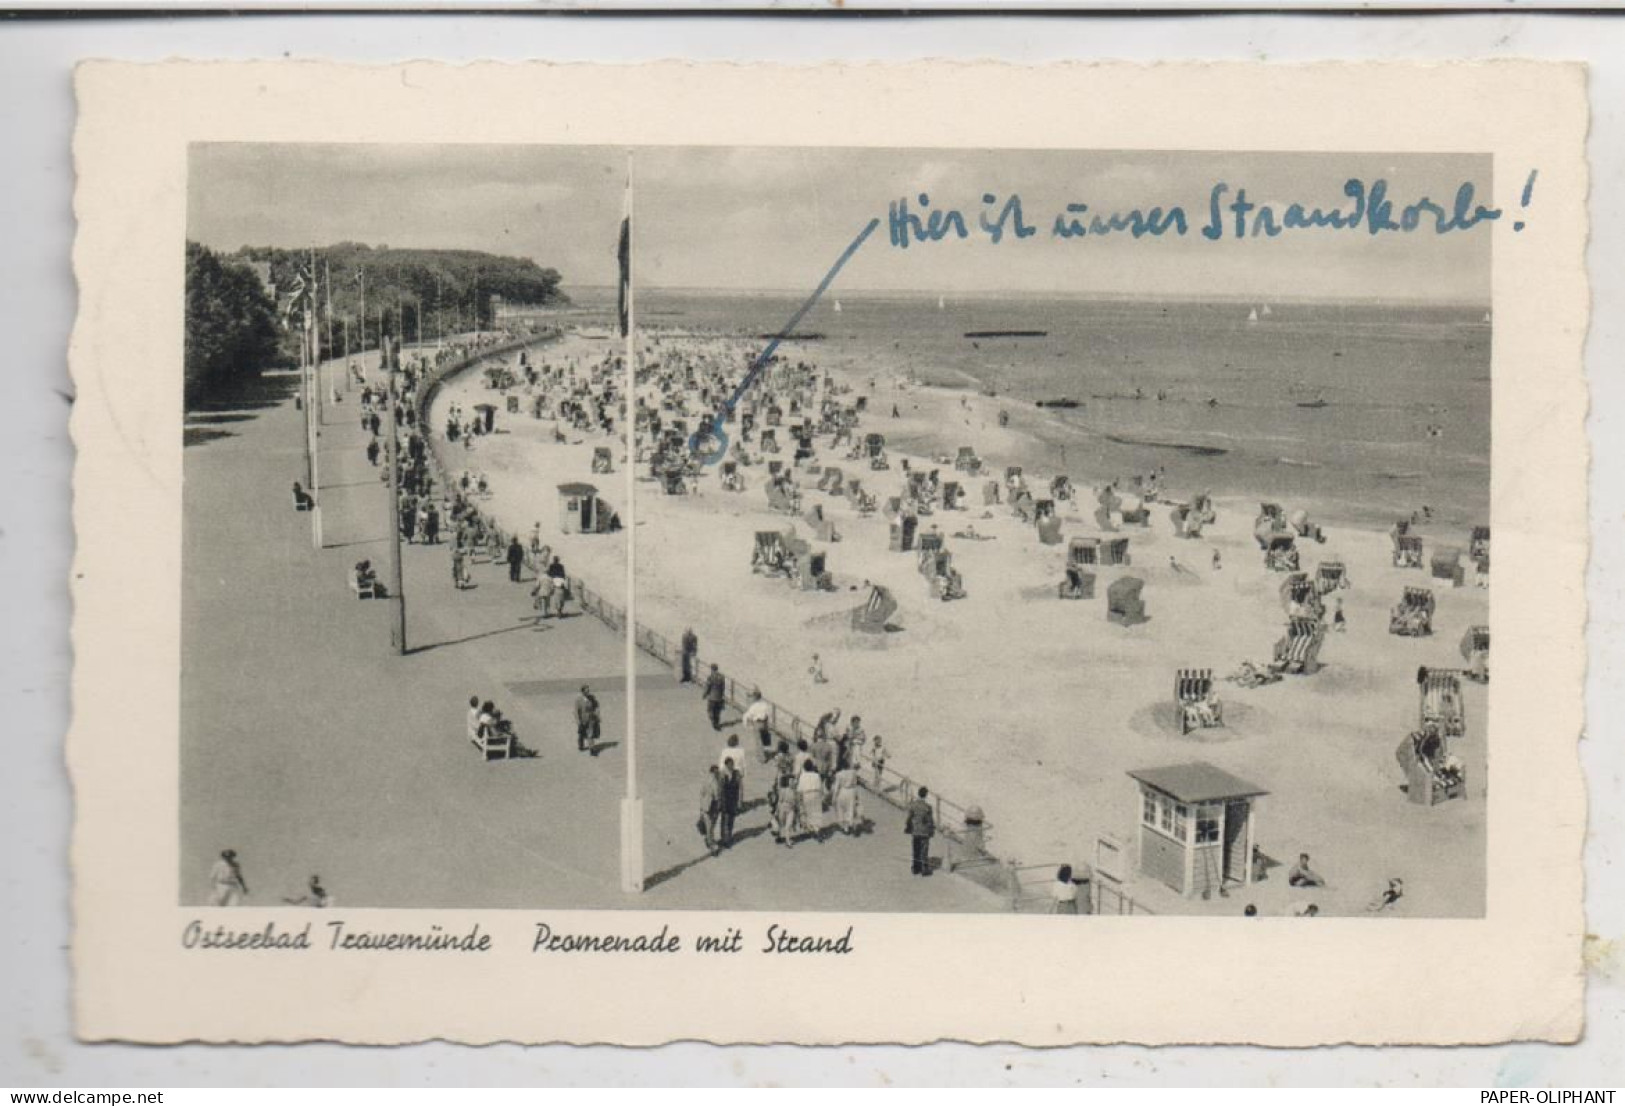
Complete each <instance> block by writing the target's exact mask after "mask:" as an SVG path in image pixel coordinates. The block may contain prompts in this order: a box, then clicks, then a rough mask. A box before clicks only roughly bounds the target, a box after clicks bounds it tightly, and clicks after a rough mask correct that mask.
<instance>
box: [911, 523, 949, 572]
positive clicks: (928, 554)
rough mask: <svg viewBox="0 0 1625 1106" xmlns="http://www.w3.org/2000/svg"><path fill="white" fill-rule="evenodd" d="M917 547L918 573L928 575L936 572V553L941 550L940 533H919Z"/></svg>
mask: <svg viewBox="0 0 1625 1106" xmlns="http://www.w3.org/2000/svg"><path fill="white" fill-rule="evenodd" d="M917 546H918V549H919V554H920V558H919V565H918V568H919V570H920V575H922V576H930V575H933V574H934V573H935V572H936V555H937V554H938V553H941V552H942V550H943V539H942V535H941V534H939V533H937V532H935V531H927V532H926V533H924V534H921V535H919V541H918V543H917Z"/></svg>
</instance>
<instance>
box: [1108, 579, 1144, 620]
mask: <svg viewBox="0 0 1625 1106" xmlns="http://www.w3.org/2000/svg"><path fill="white" fill-rule="evenodd" d="M1144 589H1145V581H1144V580H1142V579H1140V578H1139V577H1137V576H1124V577H1122V578H1120V579H1117V580H1113V581H1112V582H1111V584H1110V585H1108V586H1107V588H1106V620H1107V621H1108V622H1114V623H1116V624H1117V625H1119V626H1137V625H1139V624H1140V623H1141V622H1145V621H1146V620H1147V619H1146V613H1145V600H1144V599H1143V598H1142V597H1141V595H1140V593H1141V592H1142V591H1143V590H1144Z"/></svg>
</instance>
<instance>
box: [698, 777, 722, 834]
mask: <svg viewBox="0 0 1625 1106" xmlns="http://www.w3.org/2000/svg"><path fill="white" fill-rule="evenodd" d="M721 814H722V771H721V769H719V768H718V767H717V766H716V765H714V764H713V765H711V767H710V768H709V769H707V772H706V777H705V780H704V781H703V782H702V783H701V784H700V820H699V831H700V836H701V837H703V838H704V839H705V850H706V852H708V853H710V854H711V855H712V856H716V855H717V853H718V852H720V851H721V850H719V849H718V848H717V818H718V817H719V816H720V815H721Z"/></svg>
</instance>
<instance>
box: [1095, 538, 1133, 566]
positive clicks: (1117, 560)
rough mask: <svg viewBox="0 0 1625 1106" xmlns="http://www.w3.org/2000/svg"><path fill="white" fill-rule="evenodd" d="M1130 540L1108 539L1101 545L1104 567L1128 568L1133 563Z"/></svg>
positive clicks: (1101, 558)
mask: <svg viewBox="0 0 1625 1106" xmlns="http://www.w3.org/2000/svg"><path fill="white" fill-rule="evenodd" d="M1128 546H1129V540H1128V539H1127V538H1107V539H1106V540H1105V541H1103V542H1101V543H1100V563H1101V564H1103V565H1122V566H1127V565H1129V564H1131V563H1132V559H1131V558H1130V557H1129V552H1128Z"/></svg>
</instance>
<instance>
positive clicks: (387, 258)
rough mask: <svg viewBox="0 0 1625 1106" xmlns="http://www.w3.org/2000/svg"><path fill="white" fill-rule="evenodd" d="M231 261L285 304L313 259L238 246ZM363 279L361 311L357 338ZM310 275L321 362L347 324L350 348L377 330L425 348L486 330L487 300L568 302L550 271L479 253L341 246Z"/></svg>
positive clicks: (339, 348)
mask: <svg viewBox="0 0 1625 1106" xmlns="http://www.w3.org/2000/svg"><path fill="white" fill-rule="evenodd" d="M234 256H236V257H240V258H242V259H243V260H245V261H260V262H269V263H270V265H271V282H272V283H273V284H275V285H276V289H277V293H278V294H279V295H280V296H281V297H283V299H284V300H285V299H286V298H287V296H288V295H289V294H290V293H291V292H292V291H293V289H294V288H295V287H296V285H297V284H298V280H297V275H298V274H299V273H301V272H304V273H308V272H309V271H310V268H311V258H312V253H311V251H310V250H308V249H306V250H284V249H277V248H273V247H270V246H245V247H244V248H242V249H241V250H239V251H238V252H237V253H236V254H235V255H234ZM363 274H365V277H366V283H365V290H366V308H367V318H366V326H365V328H364V331H363V327H362V323H361V303H362V275H363ZM315 276H316V280H317V282H318V283H319V284H320V285H321V286H322V288H321V291H320V292H319V294H318V303H317V304H316V311H317V313H316V318H317V321H318V323H319V328H318V329H319V331H320V333H319V338H320V341H321V345H322V350H323V356H324V357H327V356H333V355H338V354H342V353H343V352H344V330H345V325H346V323H348V327H349V338H350V349H351V350H360V349H372V348H374V347H376V346H377V344H378V335H379V333H380V330H381V332H382V333H384V334H392V335H400V336H401V337H403V338H404V339H405V340H407V341H417V340H419V339H420V338H421V339H422V340H425V341H428V340H432V339H433V338H434V337H435V336H436V334H442V333H443V334H452V333H455V332H457V331H459V330H473V329H483V328H486V327H489V326H490V325H491V318H492V306H493V302H494V300H493V297H500V298H501V299H502V300H504V301H507V302H509V303H521V304H537V305H553V304H564V303H568V302H569V300H568V297H566V296H565V295H564V294H563V293H562V292H560V291H559V280H560V277H559V273H558V271H557V270H556V269H544V268H542V267H541V266H540V265H538V264H537V263H536V262H534V261H532V260H530V259H529V258H522V257H501V256H498V255H496V254H490V253H482V252H480V251H478V250H412V249H390V248H389V247H388V246H366V245H363V244H361V243H358V242H340V243H338V244H337V245H333V246H326V247H318V248H317V249H316V250H315ZM329 282H330V283H331V287H330V288H329V287H328V284H329ZM329 291H331V294H332V305H333V317H332V324H333V325H332V331H333V333H332V346H331V347H329V345H328V334H327V329H328V327H327V323H328V318H327V305H328V293H329ZM363 332H364V334H365V344H363ZM295 348H297V347H295Z"/></svg>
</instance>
